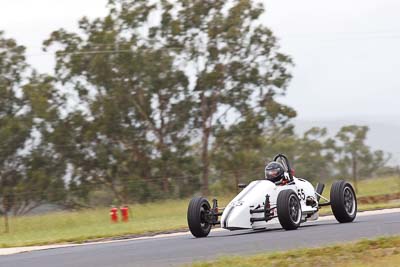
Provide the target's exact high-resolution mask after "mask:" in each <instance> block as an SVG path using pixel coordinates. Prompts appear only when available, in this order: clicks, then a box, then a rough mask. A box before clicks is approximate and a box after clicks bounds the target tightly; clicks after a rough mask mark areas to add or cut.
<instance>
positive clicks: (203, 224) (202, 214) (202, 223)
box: [200, 205, 210, 230]
mask: <svg viewBox="0 0 400 267" xmlns="http://www.w3.org/2000/svg"><path fill="white" fill-rule="evenodd" d="M209 211H210V209H209V208H208V207H207V205H203V206H201V208H200V226H201V228H202V229H203V230H207V229H208V228H209V227H210V224H209V223H208V222H207V215H208V213H209Z"/></svg>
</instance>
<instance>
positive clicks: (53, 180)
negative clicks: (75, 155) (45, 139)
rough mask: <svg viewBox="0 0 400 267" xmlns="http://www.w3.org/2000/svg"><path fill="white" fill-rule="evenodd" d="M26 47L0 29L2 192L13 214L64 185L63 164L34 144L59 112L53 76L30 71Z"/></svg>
mask: <svg viewBox="0 0 400 267" xmlns="http://www.w3.org/2000/svg"><path fill="white" fill-rule="evenodd" d="M24 52H25V48H24V47H22V46H19V45H18V44H17V43H16V42H15V41H14V40H13V39H7V38H6V37H4V35H3V33H1V32H0V197H1V200H2V211H3V212H9V211H13V213H14V214H20V213H25V212H27V211H29V210H31V209H32V208H34V207H36V206H38V205H39V204H41V203H42V202H44V201H50V200H51V201H54V202H56V201H61V200H62V199H63V192H62V191H61V190H64V182H63V180H62V177H63V173H64V170H65V166H64V167H63V166H58V167H57V166H55V164H57V163H56V161H54V160H53V158H52V156H51V155H49V154H46V153H44V151H42V150H41V149H43V148H40V147H38V146H36V145H35V144H34V143H35V137H36V138H40V131H41V130H43V129H45V128H46V124H45V122H44V121H45V120H51V119H52V118H54V116H55V109H54V108H52V107H51V105H50V103H49V99H50V98H51V96H52V94H53V93H54V91H53V90H54V87H53V85H52V79H51V78H50V77H48V76H45V75H38V74H36V73H35V72H34V71H32V70H31V69H30V68H29V66H28V64H27V63H26V61H25V55H24ZM53 163H54V164H53ZM55 189H56V192H57V193H55V191H54V190H55Z"/></svg>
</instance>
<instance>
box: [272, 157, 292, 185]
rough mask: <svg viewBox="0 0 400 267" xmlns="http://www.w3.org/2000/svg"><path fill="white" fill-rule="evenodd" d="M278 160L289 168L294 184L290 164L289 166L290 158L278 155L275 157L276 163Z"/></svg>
mask: <svg viewBox="0 0 400 267" xmlns="http://www.w3.org/2000/svg"><path fill="white" fill-rule="evenodd" d="M278 160H280V161H282V162H283V163H284V165H286V166H285V167H286V168H287V172H288V173H289V178H290V181H291V182H292V181H293V175H292V169H291V168H290V164H289V160H288V158H287V157H286V156H285V155H283V154H278V155H276V156H275V157H274V161H278Z"/></svg>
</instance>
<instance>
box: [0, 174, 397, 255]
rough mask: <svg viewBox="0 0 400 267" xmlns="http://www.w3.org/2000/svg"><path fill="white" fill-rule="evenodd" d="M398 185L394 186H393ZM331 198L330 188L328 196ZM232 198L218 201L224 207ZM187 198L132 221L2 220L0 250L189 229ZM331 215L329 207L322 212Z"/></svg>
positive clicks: (368, 189) (137, 212)
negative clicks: (7, 227)
mask: <svg viewBox="0 0 400 267" xmlns="http://www.w3.org/2000/svg"><path fill="white" fill-rule="evenodd" d="M397 180H400V179H399V178H394V177H392V178H382V179H374V180H368V181H363V182H361V183H360V185H359V194H358V195H360V196H365V195H376V194H390V193H395V192H399V191H400V184H398V182H397ZM395 184H396V185H397V184H398V185H397V186H394V185H395ZM324 195H327V196H328V195H329V188H327V189H325V194H324ZM230 199H231V196H226V197H223V198H219V204H220V206H224V205H226V204H227V203H228V201H229V200H230ZM188 201H189V200H188V199H184V200H168V201H163V202H155V203H149V204H144V205H143V204H134V205H130V215H131V218H130V221H129V222H127V223H117V224H112V223H110V219H109V208H96V209H92V210H82V211H76V212H56V213H51V214H46V215H38V216H21V217H11V218H10V232H9V233H2V232H3V229H4V228H3V225H2V218H0V232H1V233H0V247H15V246H27V245H38V244H51V243H65V242H82V241H85V240H88V239H96V238H105V237H112V236H120V235H128V234H131V235H140V234H145V233H146V234H147V233H157V232H163V231H171V230H178V229H185V228H187V223H186V211H187V204H188ZM388 207H400V203H399V202H393V203H375V204H368V205H359V209H360V210H365V209H375V208H388ZM329 212H330V208H329V207H325V208H324V209H322V210H321V213H322V214H327V213H329Z"/></svg>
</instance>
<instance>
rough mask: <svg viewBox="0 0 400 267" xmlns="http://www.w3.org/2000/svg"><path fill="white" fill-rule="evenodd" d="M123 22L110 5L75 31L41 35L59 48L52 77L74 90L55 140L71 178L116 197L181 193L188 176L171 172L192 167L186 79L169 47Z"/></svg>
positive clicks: (138, 18) (186, 172)
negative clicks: (147, 40)
mask: <svg viewBox="0 0 400 267" xmlns="http://www.w3.org/2000/svg"><path fill="white" fill-rule="evenodd" d="M142 16H143V14H141V13H140V14H136V17H133V18H132V20H134V21H135V23H137V24H139V23H140V21H141V17H142ZM121 20H122V18H121V15H118V16H117V14H116V13H115V10H113V9H111V10H110V14H109V15H108V16H106V17H105V18H98V19H95V20H92V21H90V20H88V19H86V18H83V19H81V20H80V21H79V26H80V29H81V31H80V32H78V33H70V32H67V31H65V30H63V29H60V30H58V31H55V32H53V33H52V35H51V36H50V38H49V39H48V40H46V41H45V47H47V48H50V47H51V46H52V45H57V47H58V48H57V51H56V78H57V80H58V81H59V82H60V83H61V84H62V86H63V87H64V88H66V89H67V90H70V92H72V93H75V94H76V95H77V97H76V99H75V100H74V101H75V103H74V104H75V107H73V108H72V110H71V111H70V112H69V113H68V115H67V116H66V117H65V118H64V119H63V120H61V121H59V122H58V123H56V124H57V126H55V129H56V130H55V135H54V137H53V142H54V144H55V146H56V147H57V146H58V147H59V149H58V152H59V153H60V154H61V155H63V157H64V158H65V159H66V161H67V162H68V163H69V164H70V166H72V167H71V171H72V173H73V174H72V182H74V183H75V184H86V185H88V186H90V185H95V184H105V185H106V186H107V187H109V188H111V190H112V191H113V193H114V194H115V196H116V197H117V199H118V200H119V201H120V202H125V201H127V200H129V199H140V200H145V199H152V198H155V197H157V195H158V197H160V196H161V197H162V196H170V195H169V193H171V192H172V191H174V192H175V191H183V193H184V184H185V183H188V181H186V180H185V181H184V183H178V182H177V181H175V177H185V176H187V177H190V176H191V175H192V172H193V170H192V166H193V163H194V162H192V159H191V157H190V155H189V136H188V135H187V134H186V133H187V130H188V119H189V117H190V109H191V101H192V100H191V96H190V94H189V91H188V86H187V85H188V80H187V77H186V76H185V75H184V73H183V72H182V71H180V70H178V69H177V68H176V67H175V66H174V64H173V57H171V55H169V51H168V50H165V49H163V47H157V46H154V45H151V44H147V43H145V42H143V40H142V39H139V38H137V36H136V35H135V34H129V33H128V31H129V29H126V27H125V26H123V25H122V22H121ZM135 27H139V26H138V25H135V26H132V30H135V29H136V28H135ZM65 128H68V129H69V132H68V133H66V132H65V131H64V129H65ZM182 180H184V179H182ZM177 185H178V189H177V190H175V188H176V186H177ZM159 189H161V190H162V192H160V190H159ZM177 193H178V194H180V193H182V192H177ZM132 195H133V197H132Z"/></svg>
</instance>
